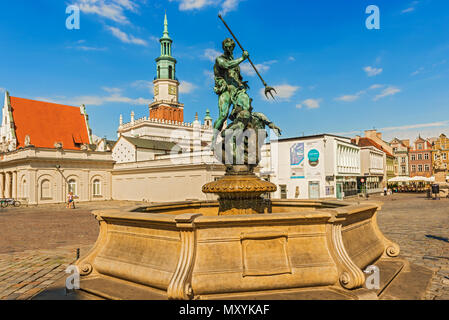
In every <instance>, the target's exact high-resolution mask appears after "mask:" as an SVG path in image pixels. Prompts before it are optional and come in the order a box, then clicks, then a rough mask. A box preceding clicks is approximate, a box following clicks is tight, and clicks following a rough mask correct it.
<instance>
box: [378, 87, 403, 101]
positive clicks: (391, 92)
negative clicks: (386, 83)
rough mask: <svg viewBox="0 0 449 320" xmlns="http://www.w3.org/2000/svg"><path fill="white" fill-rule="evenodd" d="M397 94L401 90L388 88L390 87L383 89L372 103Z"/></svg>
mask: <svg viewBox="0 0 449 320" xmlns="http://www.w3.org/2000/svg"><path fill="white" fill-rule="evenodd" d="M399 92H401V90H400V89H399V88H396V87H393V86H390V87H388V88H386V89H384V90H383V91H382V92H381V93H380V94H378V95H377V96H376V97H375V98H374V101H377V100H379V99H382V98H385V97H388V96H393V95H395V94H397V93H399Z"/></svg>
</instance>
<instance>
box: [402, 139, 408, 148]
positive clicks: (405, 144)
mask: <svg viewBox="0 0 449 320" xmlns="http://www.w3.org/2000/svg"><path fill="white" fill-rule="evenodd" d="M402 143H403V144H404V146H406V147H410V139H407V140H402Z"/></svg>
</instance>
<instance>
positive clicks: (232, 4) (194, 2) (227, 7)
mask: <svg viewBox="0 0 449 320" xmlns="http://www.w3.org/2000/svg"><path fill="white" fill-rule="evenodd" d="M169 1H170V2H179V10H181V11H189V10H200V9H203V8H205V7H207V6H220V7H221V10H220V14H222V15H226V14H227V13H228V12H231V11H234V10H236V9H237V7H238V5H239V3H240V2H242V0H169Z"/></svg>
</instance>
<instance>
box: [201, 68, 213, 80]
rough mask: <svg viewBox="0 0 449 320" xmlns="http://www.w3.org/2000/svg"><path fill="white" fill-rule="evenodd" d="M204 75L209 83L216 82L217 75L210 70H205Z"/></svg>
mask: <svg viewBox="0 0 449 320" xmlns="http://www.w3.org/2000/svg"><path fill="white" fill-rule="evenodd" d="M203 74H204V75H205V76H206V78H207V80H209V81H214V80H215V75H214V73H213V72H212V71H209V70H204V71H203Z"/></svg>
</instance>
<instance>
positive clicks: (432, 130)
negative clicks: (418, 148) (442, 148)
mask: <svg viewBox="0 0 449 320" xmlns="http://www.w3.org/2000/svg"><path fill="white" fill-rule="evenodd" d="M448 128H449V120H446V121H437V122H431V123H421V124H408V125H402V126H395V127H385V128H380V129H378V131H379V132H382V133H383V135H382V136H383V139H384V140H386V141H390V140H391V139H393V138H399V139H412V140H413V139H415V138H416V137H417V136H418V135H421V136H422V137H428V138H429V137H437V136H439V135H440V134H441V133H446V134H448V135H449V129H448ZM363 131H364V130H354V131H349V132H339V133H335V134H336V135H342V136H354V135H362V134H363Z"/></svg>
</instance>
